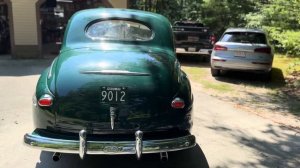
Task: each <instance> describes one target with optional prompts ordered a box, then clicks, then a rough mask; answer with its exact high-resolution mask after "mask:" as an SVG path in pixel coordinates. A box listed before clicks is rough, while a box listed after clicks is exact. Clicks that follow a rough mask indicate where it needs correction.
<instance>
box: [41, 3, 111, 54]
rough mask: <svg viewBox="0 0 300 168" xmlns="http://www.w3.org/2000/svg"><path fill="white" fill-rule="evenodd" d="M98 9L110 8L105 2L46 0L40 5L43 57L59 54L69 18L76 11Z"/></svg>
mask: <svg viewBox="0 0 300 168" xmlns="http://www.w3.org/2000/svg"><path fill="white" fill-rule="evenodd" d="M98 7H112V6H111V4H110V3H109V2H107V1H105V0H57V1H55V0H47V1H43V2H42V3H41V4H40V8H39V14H40V18H39V22H40V26H41V27H40V33H39V34H40V36H41V39H40V40H41V41H40V42H41V45H42V47H41V49H42V55H43V57H53V56H56V55H57V54H58V53H59V50H60V46H61V43H62V40H63V35H64V31H65V29H66V26H67V23H68V20H69V18H70V17H71V16H72V15H73V14H74V13H75V12H77V11H79V10H83V9H90V8H98Z"/></svg>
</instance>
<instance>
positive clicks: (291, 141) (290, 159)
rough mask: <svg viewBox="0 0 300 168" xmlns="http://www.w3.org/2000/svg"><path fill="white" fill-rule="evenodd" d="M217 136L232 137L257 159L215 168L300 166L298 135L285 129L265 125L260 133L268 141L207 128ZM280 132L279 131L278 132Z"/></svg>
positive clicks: (232, 162) (240, 133) (238, 131)
mask: <svg viewBox="0 0 300 168" xmlns="http://www.w3.org/2000/svg"><path fill="white" fill-rule="evenodd" d="M208 128H209V129H212V130H214V131H215V132H216V133H218V134H223V135H224V136H227V135H229V136H232V137H234V138H235V140H236V143H237V144H242V148H241V152H242V149H244V150H245V148H250V149H251V150H254V151H255V152H256V153H257V157H258V158H259V159H258V160H257V162H242V163H237V162H235V161H228V163H225V164H224V165H219V166H217V167H222V168H227V167H228V168H229V167H230V166H228V165H235V166H234V167H262V166H265V167H278V168H281V167H282V168H283V167H290V168H298V167H299V165H300V133H295V132H293V131H291V130H289V129H288V128H286V127H277V126H273V125H267V126H266V129H265V130H263V131H261V133H262V134H266V135H267V136H265V137H271V139H270V140H266V139H260V138H257V137H255V136H253V135H251V134H247V133H245V132H243V131H241V130H237V129H234V130H233V129H230V128H227V127H220V126H215V127H208ZM279 130H280V131H279Z"/></svg>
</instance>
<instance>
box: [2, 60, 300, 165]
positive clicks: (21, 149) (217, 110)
mask: <svg viewBox="0 0 300 168" xmlns="http://www.w3.org/2000/svg"><path fill="white" fill-rule="evenodd" d="M49 64H50V60H9V59H2V58H0V102H1V103H0V142H1V143H0V167H3V168H4V167H5V168H16V167H22V168H33V167H36V168H52V167H57V168H63V167H64V168H67V167H70V168H71V167H72V168H76V167H85V168H88V167H103V168H106V167H107V168H111V167H118V168H121V167H126V168H127V167H131V168H135V167H147V168H148V167H149V168H154V167H176V168H177V167H181V168H198V167H208V166H209V167H230V168H231V167H295V168H296V167H299V165H300V133H297V132H296V131H293V130H290V129H288V128H285V127H284V126H281V125H278V124H276V123H273V122H272V121H271V120H268V119H264V118H261V117H259V116H257V115H254V114H252V113H248V112H245V111H242V110H241V109H237V108H235V107H233V106H232V105H231V104H228V103H225V102H223V101H220V100H218V99H216V98H214V97H211V96H209V95H208V94H206V93H205V90H204V89H202V88H201V87H198V86H197V84H195V83H193V84H192V85H193V93H194V97H195V106H194V127H193V131H192V132H193V134H194V135H196V137H197V142H198V145H197V146H196V147H195V148H193V149H190V150H186V151H180V152H171V153H170V154H169V161H168V162H166V163H162V162H160V161H159V155H144V156H143V159H142V160H141V161H136V159H135V156H128V155H124V156H123V155H122V156H88V157H87V158H86V159H85V160H83V161H81V160H80V159H79V156H77V155H63V156H62V159H61V161H59V162H53V161H52V159H51V157H52V155H51V153H48V152H40V151H39V150H34V149H31V148H28V147H26V146H24V145H23V144H22V140H23V135H24V134H25V133H26V132H30V131H32V129H33V125H32V114H31V97H32V94H33V92H34V89H35V84H36V81H37V79H38V77H39V74H40V73H41V71H42V70H43V69H44V68H45V67H46V66H47V65H49Z"/></svg>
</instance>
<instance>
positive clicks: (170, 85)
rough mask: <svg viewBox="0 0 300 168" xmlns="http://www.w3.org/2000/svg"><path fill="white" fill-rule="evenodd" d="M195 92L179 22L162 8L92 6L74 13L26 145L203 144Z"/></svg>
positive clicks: (160, 147) (105, 149) (107, 150)
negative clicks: (196, 131) (182, 60)
mask: <svg viewBox="0 0 300 168" xmlns="http://www.w3.org/2000/svg"><path fill="white" fill-rule="evenodd" d="M192 106H193V96H192V92H191V86H190V82H189V80H188V78H187V75H186V74H185V73H184V72H183V71H181V69H180V64H179V63H178V61H177V59H176V55H175V50H174V44H173V34H172V28H171V24H170V23H169V21H168V20H167V19H166V18H165V17H163V16H161V15H158V14H154V13H149V12H143V11H137V10H124V9H101V8H99V9H89V10H83V11H80V12H77V13H76V14H74V16H73V17H72V18H71V19H70V21H69V24H68V26H67V29H66V32H65V38H64V41H63V44H62V49H61V51H60V54H59V56H58V57H57V58H56V59H55V60H54V61H53V63H52V65H51V66H50V67H49V68H47V69H46V70H45V71H44V72H43V73H42V74H41V76H40V79H39V81H38V83H37V87H36V92H35V94H34V97H33V116H34V125H35V130H34V131H33V132H32V133H30V134H26V135H25V136H24V142H25V144H27V145H29V146H31V147H35V148H39V149H41V150H44V151H50V152H54V155H53V159H54V160H56V161H57V160H59V158H60V156H61V155H60V153H77V154H79V155H80V157H81V158H84V156H85V155H86V154H104V155H115V154H135V155H136V156H137V158H138V159H139V158H141V156H142V154H146V153H160V156H161V158H162V159H164V158H165V159H166V158H167V157H168V155H167V152H169V151H177V150H184V149H188V148H191V147H193V146H195V144H196V142H195V137H194V136H193V135H191V134H190V129H191V126H192Z"/></svg>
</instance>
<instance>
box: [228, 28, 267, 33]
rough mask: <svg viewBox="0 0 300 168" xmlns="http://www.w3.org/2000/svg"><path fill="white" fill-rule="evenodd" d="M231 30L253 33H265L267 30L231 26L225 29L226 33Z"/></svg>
mask: <svg viewBox="0 0 300 168" xmlns="http://www.w3.org/2000/svg"><path fill="white" fill-rule="evenodd" d="M230 32H251V33H263V34H265V32H264V31H263V30H260V29H249V28H229V29H227V30H226V31H225V33H230Z"/></svg>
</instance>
